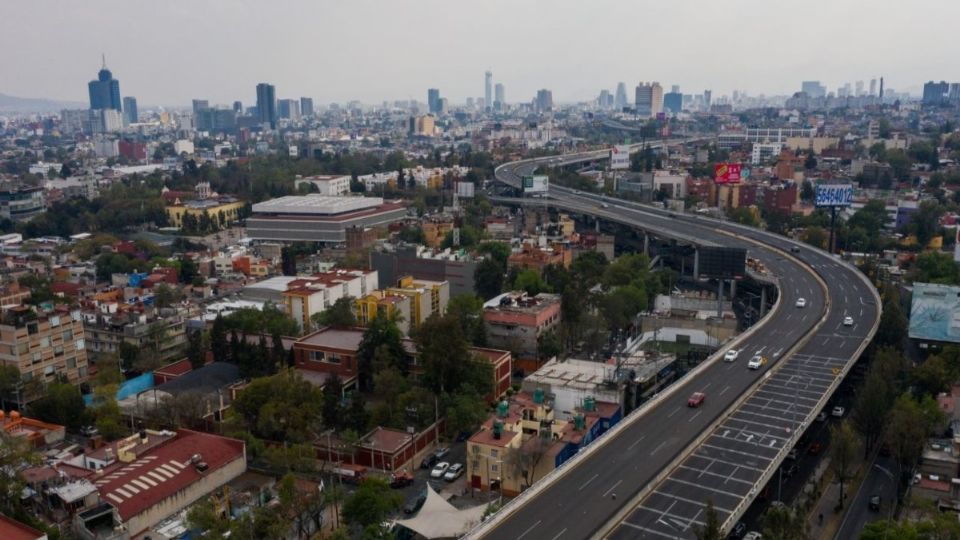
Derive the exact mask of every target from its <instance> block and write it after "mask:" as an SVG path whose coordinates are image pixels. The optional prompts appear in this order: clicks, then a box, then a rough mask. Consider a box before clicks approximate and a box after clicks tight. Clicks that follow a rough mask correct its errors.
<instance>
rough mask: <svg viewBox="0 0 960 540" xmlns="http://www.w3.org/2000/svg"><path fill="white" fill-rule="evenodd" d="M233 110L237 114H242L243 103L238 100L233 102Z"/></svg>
mask: <svg viewBox="0 0 960 540" xmlns="http://www.w3.org/2000/svg"><path fill="white" fill-rule="evenodd" d="M233 112H235V113H237V114H243V103H241V102H239V101H234V102H233Z"/></svg>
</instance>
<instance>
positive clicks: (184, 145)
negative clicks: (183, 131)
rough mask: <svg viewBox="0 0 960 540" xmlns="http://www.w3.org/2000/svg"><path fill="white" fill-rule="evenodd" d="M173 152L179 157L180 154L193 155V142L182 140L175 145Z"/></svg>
mask: <svg viewBox="0 0 960 540" xmlns="http://www.w3.org/2000/svg"><path fill="white" fill-rule="evenodd" d="M173 151H174V152H176V154H177V155H178V156H179V155H180V154H187V155H188V156H189V155H192V154H193V152H194V148H193V141H188V140H186V139H180V140H179V141H177V142H175V143H173Z"/></svg>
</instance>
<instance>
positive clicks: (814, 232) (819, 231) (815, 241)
mask: <svg viewBox="0 0 960 540" xmlns="http://www.w3.org/2000/svg"><path fill="white" fill-rule="evenodd" d="M802 239H803V241H804V242H806V243H808V244H810V245H811V246H815V247H818V248H820V249H829V246H827V240H828V236H827V232H826V231H824V230H823V228H822V227H807V230H806V231H804V232H803V238H802Z"/></svg>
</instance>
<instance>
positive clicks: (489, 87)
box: [483, 70, 493, 109]
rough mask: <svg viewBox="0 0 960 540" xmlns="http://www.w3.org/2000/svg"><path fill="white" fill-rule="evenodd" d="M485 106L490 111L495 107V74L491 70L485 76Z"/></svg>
mask: <svg viewBox="0 0 960 540" xmlns="http://www.w3.org/2000/svg"><path fill="white" fill-rule="evenodd" d="M483 106H484V107H486V108H488V109H489V108H490V107H492V106H493V73H492V72H491V71H490V70H487V72H486V73H484V74H483Z"/></svg>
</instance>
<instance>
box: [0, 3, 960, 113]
mask: <svg viewBox="0 0 960 540" xmlns="http://www.w3.org/2000/svg"><path fill="white" fill-rule="evenodd" d="M0 12H2V16H0V47H2V49H3V50H4V51H6V53H5V54H4V55H3V57H2V58H0V72H2V73H3V77H2V78H0V81H2V82H0V92H2V93H5V94H8V95H13V96H20V97H45V98H51V99H57V100H66V101H82V100H83V99H84V97H85V94H84V90H85V89H84V87H83V85H79V84H76V85H71V84H69V83H68V81H82V80H84V78H85V77H88V76H89V75H88V74H89V73H90V72H91V71H95V70H96V69H98V68H99V66H100V58H101V53H103V54H105V55H106V59H107V65H108V66H109V67H110V68H111V69H113V70H114V71H116V72H118V73H123V75H124V84H125V86H126V87H127V89H128V91H129V92H132V93H134V94H136V95H137V96H138V98H139V100H140V102H141V103H144V104H154V105H168V106H171V105H184V104H188V103H189V101H190V99H191V98H192V97H194V96H197V95H203V96H207V97H208V99H210V100H212V101H214V102H216V103H229V102H230V101H232V100H233V99H238V98H247V99H249V97H248V94H249V93H250V92H249V88H250V87H251V84H252V83H255V82H256V81H260V80H269V81H271V82H272V83H273V84H275V85H277V86H278V87H279V88H281V89H283V90H285V91H289V92H292V93H297V94H298V95H300V94H302V95H312V96H314V97H315V99H317V100H318V101H320V102H325V103H326V102H345V101H349V100H360V101H362V102H365V103H379V102H380V101H382V100H386V99H389V100H392V99H409V98H410V97H419V96H420V95H421V93H422V89H423V88H425V87H427V86H436V87H441V88H444V89H445V94H446V95H448V96H449V97H450V98H451V100H452V102H462V101H463V100H464V99H465V98H466V97H468V96H477V95H480V94H478V90H477V89H478V88H480V85H481V84H482V73H483V72H484V71H485V70H487V69H490V70H492V71H493V72H494V74H495V75H496V77H497V79H498V80H499V81H503V82H504V83H505V84H506V85H507V86H508V87H509V89H510V93H511V95H512V96H515V97H517V98H519V97H520V96H524V98H526V96H532V95H533V94H534V93H535V92H536V90H537V89H538V88H551V89H553V92H554V97H555V100H557V101H558V102H574V101H582V100H585V99H590V98H592V97H593V94H594V92H595V89H596V88H597V87H598V86H601V85H602V86H612V85H614V84H615V83H616V82H617V81H627V82H628V83H630V84H633V83H635V82H636V81H637V80H659V81H661V82H668V83H669V84H679V85H680V86H681V87H682V88H685V89H690V90H697V91H701V90H702V89H705V88H712V89H713V91H714V94H715V95H722V94H729V93H731V92H732V91H734V90H739V91H746V92H748V93H749V94H751V95H758V94H766V95H774V94H779V95H789V94H790V93H792V92H793V91H795V88H796V81H799V80H806V79H817V80H821V81H823V82H824V83H826V84H827V85H828V86H830V87H832V86H835V85H838V84H841V83H844V82H846V81H851V80H858V79H870V78H876V77H880V76H885V77H886V80H887V82H888V84H889V85H891V86H892V87H894V88H896V89H898V90H902V91H907V90H909V91H911V92H913V93H918V92H919V86H918V85H917V83H916V81H921V80H928V79H930V78H933V77H935V76H937V74H938V73H940V68H941V67H942V66H950V65H956V58H955V52H956V44H955V41H954V38H955V33H956V27H955V24H956V21H957V20H960V3H957V2H953V1H950V0H920V1H917V2H911V3H909V4H904V3H903V2H896V1H893V0H879V1H876V2H870V3H869V4H864V3H863V2H860V1H854V0H838V1H830V0H813V1H811V2H807V3H805V4H802V5H790V6H785V5H783V4H782V3H780V2H770V1H766V0H721V1H715V2H704V1H701V0H679V1H675V2H663V1H647V0H640V1H623V0H617V1H608V0H601V1H590V2H583V1H580V0H552V1H532V0H530V1H527V0H523V1H515V0H491V1H487V2H467V1H462V0H456V1H450V0H424V1H388V0H356V1H353V0H352V1H348V2H341V1H332V0H320V1H311V0H306V1H293V0H291V1H281V2H276V3H267V2H260V1H252V0H220V1H206V0H201V1H172V2H163V3H160V4H158V3H153V2H127V1H122V0H116V1H104V0H93V1H90V2H62V1H53V0H37V1H31V2H6V3H5V5H4V6H3V7H2V8H0Z"/></svg>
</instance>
